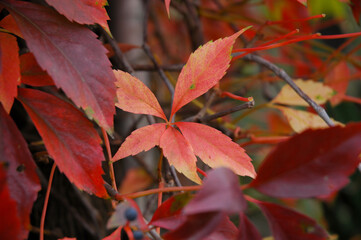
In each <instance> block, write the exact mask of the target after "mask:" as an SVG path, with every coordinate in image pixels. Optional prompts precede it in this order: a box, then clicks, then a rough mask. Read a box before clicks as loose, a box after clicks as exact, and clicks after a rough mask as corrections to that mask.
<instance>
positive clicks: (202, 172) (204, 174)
mask: <svg viewBox="0 0 361 240" xmlns="http://www.w3.org/2000/svg"><path fill="white" fill-rule="evenodd" d="M197 172H199V173H200V174H201V175H202V176H203V177H207V173H206V172H205V171H203V170H202V169H200V168H197Z"/></svg>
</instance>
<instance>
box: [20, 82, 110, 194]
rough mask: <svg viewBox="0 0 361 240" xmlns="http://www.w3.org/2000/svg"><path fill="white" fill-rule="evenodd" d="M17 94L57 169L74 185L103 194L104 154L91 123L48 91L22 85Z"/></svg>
mask: <svg viewBox="0 0 361 240" xmlns="http://www.w3.org/2000/svg"><path fill="white" fill-rule="evenodd" d="M18 98H19V100H20V101H21V103H22V104H23V105H24V107H25V110H26V111H27V112H28V114H29V115H30V117H31V119H32V121H33V122H34V124H35V126H36V128H37V130H38V131H39V133H40V136H41V137H42V139H43V141H44V144H45V147H46V149H47V150H48V152H49V153H50V155H51V156H52V157H53V158H54V161H55V162H56V164H57V166H58V167H59V169H60V171H62V172H64V173H65V175H66V176H67V177H68V179H69V180H70V181H71V182H73V183H74V184H75V185H76V186H77V187H78V188H80V189H82V190H85V191H87V192H89V193H94V194H95V195H97V196H98V197H106V196H107V193H106V190H105V188H104V186H103V184H104V180H103V178H102V174H103V169H102V163H101V162H102V161H103V160H104V155H103V151H102V148H101V147H100V143H101V139H100V137H99V135H98V134H97V132H96V131H95V129H94V128H93V124H92V123H91V122H90V121H89V120H88V119H87V118H85V117H84V116H83V114H82V113H81V112H80V111H79V110H78V109H76V108H75V107H73V106H72V105H71V104H69V103H67V102H64V101H62V100H61V99H59V98H57V97H54V96H52V95H50V94H47V93H44V92H41V91H38V90H33V89H25V88H22V89H20V90H19V96H18Z"/></svg>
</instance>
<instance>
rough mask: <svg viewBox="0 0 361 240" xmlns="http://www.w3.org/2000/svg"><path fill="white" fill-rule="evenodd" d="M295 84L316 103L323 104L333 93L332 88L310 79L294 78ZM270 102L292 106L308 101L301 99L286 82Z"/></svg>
mask: <svg viewBox="0 0 361 240" xmlns="http://www.w3.org/2000/svg"><path fill="white" fill-rule="evenodd" d="M295 83H296V85H297V86H298V87H299V88H300V89H301V90H302V91H303V92H304V93H306V94H307V95H308V96H309V97H310V98H311V99H312V100H313V101H315V102H316V103H317V104H324V103H325V102H327V101H328V100H329V99H330V98H331V97H332V96H333V95H334V90H333V89H332V88H330V87H328V86H326V85H324V84H322V83H320V82H315V81H312V80H302V79H298V80H295ZM271 103H280V104H285V105H293V106H306V107H307V106H308V103H307V102H306V101H305V100H303V99H302V98H301V97H300V96H299V95H298V94H297V93H296V92H295V91H294V90H293V89H292V88H291V87H290V86H289V85H288V84H286V85H284V86H283V88H282V89H281V91H280V92H279V93H278V95H277V96H276V97H275V98H274V99H273V100H272V102H271Z"/></svg>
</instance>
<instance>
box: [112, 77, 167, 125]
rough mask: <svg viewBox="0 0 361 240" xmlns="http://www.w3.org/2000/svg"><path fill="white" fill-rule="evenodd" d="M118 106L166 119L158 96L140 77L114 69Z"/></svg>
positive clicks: (128, 110)
mask: <svg viewBox="0 0 361 240" xmlns="http://www.w3.org/2000/svg"><path fill="white" fill-rule="evenodd" d="M114 74H115V77H116V78H117V81H116V83H115V85H116V86H117V88H118V89H117V97H118V102H117V103H116V104H115V106H117V107H118V108H120V109H122V110H124V111H127V112H132V113H140V114H150V115H154V116H157V117H160V118H163V119H164V120H166V119H167V118H166V117H165V115H164V113H163V110H162V108H161V107H160V105H159V103H158V100H157V98H156V97H155V96H154V94H153V93H152V92H151V91H150V90H149V88H148V87H147V86H146V85H145V84H144V83H143V82H142V81H140V80H139V79H137V78H136V77H133V76H132V75H130V74H129V73H126V72H123V71H114Z"/></svg>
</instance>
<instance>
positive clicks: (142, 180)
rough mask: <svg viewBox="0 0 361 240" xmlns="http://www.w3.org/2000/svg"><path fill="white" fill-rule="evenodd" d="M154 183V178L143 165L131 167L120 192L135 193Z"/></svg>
mask: <svg viewBox="0 0 361 240" xmlns="http://www.w3.org/2000/svg"><path fill="white" fill-rule="evenodd" d="M152 183H153V179H152V178H151V176H149V174H148V173H147V172H146V171H145V170H144V169H143V168H141V167H138V168H132V169H129V170H128V171H127V172H126V174H125V177H124V179H123V180H122V184H121V185H120V187H119V190H118V192H119V193H120V194H127V193H133V192H137V191H140V190H143V189H145V188H147V187H149V186H150V185H151V184H152Z"/></svg>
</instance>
